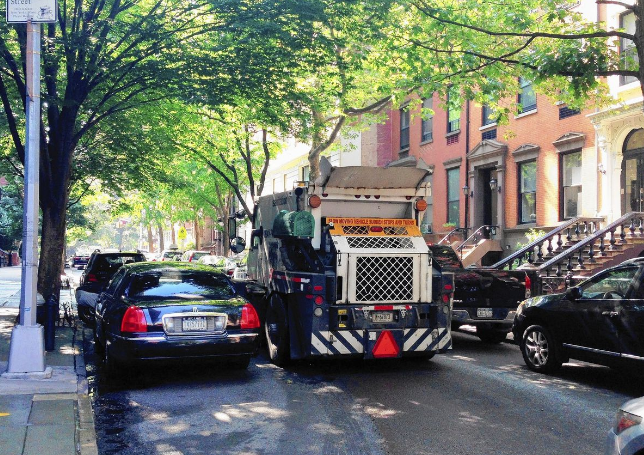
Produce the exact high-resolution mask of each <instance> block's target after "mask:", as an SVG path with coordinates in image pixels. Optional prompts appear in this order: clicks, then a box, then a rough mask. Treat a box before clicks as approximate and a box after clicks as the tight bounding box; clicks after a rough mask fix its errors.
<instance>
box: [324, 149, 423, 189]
mask: <svg viewBox="0 0 644 455" xmlns="http://www.w3.org/2000/svg"><path fill="white" fill-rule="evenodd" d="M429 175H431V171H430V170H428V169H421V168H413V167H389V168H382V167H367V166H346V167H333V166H332V165H331V164H330V163H329V161H328V160H327V159H326V158H324V157H321V158H320V177H319V179H318V180H317V181H316V183H317V184H320V185H322V186H323V187H325V188H345V189H346V188H378V189H402V188H418V187H420V185H421V184H422V183H423V181H424V180H425V178H426V177H428V176H429Z"/></svg>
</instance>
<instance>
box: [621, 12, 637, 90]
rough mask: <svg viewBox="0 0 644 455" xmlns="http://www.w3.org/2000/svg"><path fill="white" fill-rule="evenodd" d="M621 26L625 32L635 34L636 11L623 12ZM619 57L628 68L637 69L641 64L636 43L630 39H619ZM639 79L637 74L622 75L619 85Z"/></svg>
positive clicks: (623, 65)
mask: <svg viewBox="0 0 644 455" xmlns="http://www.w3.org/2000/svg"><path fill="white" fill-rule="evenodd" d="M619 27H620V28H623V29H624V32H626V33H628V34H631V35H634V34H635V13H632V12H631V13H627V14H622V15H621V16H620V17H619ZM619 57H620V60H621V63H622V67H623V68H624V69H627V70H635V71H637V68H638V66H639V60H638V57H637V49H636V48H635V43H634V42H633V41H631V40H629V39H625V38H620V39H619ZM635 81H637V78H636V77H635V76H620V77H619V85H626V84H630V83H631V82H635Z"/></svg>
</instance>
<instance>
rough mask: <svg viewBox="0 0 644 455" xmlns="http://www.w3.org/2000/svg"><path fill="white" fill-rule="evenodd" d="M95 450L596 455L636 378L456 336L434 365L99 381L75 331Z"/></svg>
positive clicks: (257, 365)
mask: <svg viewBox="0 0 644 455" xmlns="http://www.w3.org/2000/svg"><path fill="white" fill-rule="evenodd" d="M84 336H85V344H86V345H85V347H86V351H85V352H86V357H87V359H86V360H87V365H88V371H89V379H90V384H91V389H92V394H93V400H94V409H95V415H96V430H97V435H98V443H99V451H100V453H101V454H124V455H128V454H150V455H151V454H155V455H157V454H168V455H169V454H172V455H180V454H185V455H188V454H190V455H192V454H299V453H302V454H344V453H355V454H380V453H387V454H468V455H473V454H485V455H489V454H495V455H502V454H512V455H521V454H534V453H541V454H567V455H575V454H580V455H581V454H584V455H587V454H597V453H602V452H603V447H604V439H605V436H606V433H607V431H608V429H609V428H610V426H611V424H612V421H613V417H614V414H615V411H616V409H617V408H618V406H619V405H620V404H621V403H623V402H624V401H626V400H627V399H630V398H632V397H636V396H640V395H642V394H644V393H643V392H644V390H643V389H644V385H642V381H641V380H640V381H638V380H635V379H633V378H631V377H629V376H628V375H625V374H624V373H622V372H618V371H615V370H611V369H608V368H605V367H600V366H595V365H590V364H585V363H581V362H575V363H572V364H567V365H565V366H564V368H563V369H562V370H561V372H560V373H559V374H557V375H554V376H544V375H539V374H536V373H532V372H530V371H529V370H528V369H527V368H526V367H525V366H524V364H523V360H522V359H521V355H520V353H519V350H518V348H517V347H516V346H514V345H512V344H509V343H504V344H502V345H485V344H483V343H481V342H480V341H479V340H478V339H477V338H475V337H473V336H472V335H469V334H464V333H456V334H454V350H453V351H452V352H451V353H450V354H447V355H442V356H437V357H435V358H434V359H433V360H431V361H426V360H425V361H385V362H382V361H379V362H370V363H365V362H362V361H341V362H338V361H332V362H318V363H314V364H310V363H300V364H295V365H293V366H292V367H289V368H288V369H286V370H284V369H281V368H277V367H274V366H273V365H271V364H270V363H269V362H268V361H267V359H266V357H265V356H264V355H263V354H262V355H260V356H259V357H257V358H256V359H255V360H254V361H253V362H252V363H251V366H250V367H249V369H248V370H247V371H242V372H235V371H227V369H226V367H225V366H222V365H216V364H213V365H180V366H176V365H175V366H165V367H155V368H152V369H148V370H146V372H145V374H138V375H134V376H133V377H129V378H127V379H124V380H122V381H120V382H117V383H108V382H106V381H105V380H104V379H103V377H102V371H101V365H100V362H97V361H96V359H94V356H93V354H92V341H91V331H89V330H86V331H85V334H84Z"/></svg>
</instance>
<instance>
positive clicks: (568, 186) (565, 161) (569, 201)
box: [559, 151, 581, 219]
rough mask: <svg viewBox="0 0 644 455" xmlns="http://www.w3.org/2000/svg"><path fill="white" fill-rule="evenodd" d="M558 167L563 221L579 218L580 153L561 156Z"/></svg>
mask: <svg viewBox="0 0 644 455" xmlns="http://www.w3.org/2000/svg"><path fill="white" fill-rule="evenodd" d="M559 166H560V169H561V174H560V175H561V186H562V188H561V207H562V212H563V213H562V215H563V219H569V218H575V217H578V216H581V151H577V152H573V153H567V154H565V155H561V161H560V164H559Z"/></svg>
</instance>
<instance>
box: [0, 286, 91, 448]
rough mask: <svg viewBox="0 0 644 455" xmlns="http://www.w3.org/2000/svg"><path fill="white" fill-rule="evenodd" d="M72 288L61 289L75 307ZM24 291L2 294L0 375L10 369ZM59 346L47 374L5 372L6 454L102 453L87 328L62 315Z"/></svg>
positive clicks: (2, 425)
mask: <svg viewBox="0 0 644 455" xmlns="http://www.w3.org/2000/svg"><path fill="white" fill-rule="evenodd" d="M72 300H73V297H72V294H71V290H66V289H63V290H61V308H63V307H64V305H65V303H67V305H68V308H71V302H72ZM19 304H20V291H18V292H15V293H14V294H13V295H10V296H3V297H2V298H0V374H2V373H4V372H5V371H6V370H7V362H8V358H9V344H10V341H11V330H12V328H13V326H14V324H15V323H16V321H17V317H18V314H19ZM61 323H62V325H58V326H57V327H56V342H55V350H54V351H52V352H47V353H46V355H45V366H46V367H51V370H52V374H51V377H50V378H47V379H31V378H29V377H27V376H28V375H25V376H26V377H25V378H23V379H8V378H6V377H2V376H0V455H77V454H80V455H97V454H98V448H97V445H96V433H95V431H94V414H93V410H92V404H91V401H90V398H89V395H88V387H87V379H86V374H85V362H84V360H83V352H82V347H83V346H82V341H83V340H82V327H79V328H77V327H76V320H75V319H71V318H68V319H67V320H66V321H65V320H61Z"/></svg>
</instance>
